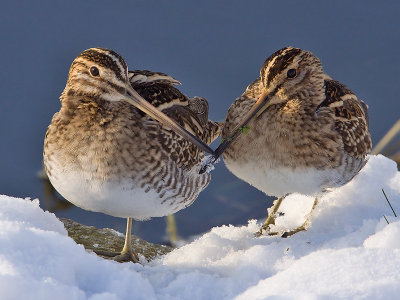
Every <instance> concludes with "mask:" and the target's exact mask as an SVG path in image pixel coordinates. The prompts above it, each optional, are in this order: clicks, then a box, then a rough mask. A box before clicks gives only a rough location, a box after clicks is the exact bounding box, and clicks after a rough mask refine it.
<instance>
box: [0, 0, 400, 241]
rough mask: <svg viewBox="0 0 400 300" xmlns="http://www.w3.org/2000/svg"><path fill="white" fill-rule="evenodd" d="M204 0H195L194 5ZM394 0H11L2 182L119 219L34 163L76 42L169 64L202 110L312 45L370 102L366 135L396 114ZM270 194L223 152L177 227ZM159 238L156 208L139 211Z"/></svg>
mask: <svg viewBox="0 0 400 300" xmlns="http://www.w3.org/2000/svg"><path fill="white" fill-rule="evenodd" d="M200 3H201V5H200ZM399 3H400V2H399V1H385V2H376V1H317V0H315V1H302V2H300V1H202V2H199V4H195V3H193V2H189V1H125V2H124V1H115V2H111V1H69V2H66V1H64V2H56V1H40V3H37V2H33V1H19V2H17V1H14V2H12V1H8V2H4V1H3V2H2V5H1V10H0V40H1V47H0V53H1V71H0V141H1V144H0V145H1V147H0V193H2V194H8V195H12V196H18V197H32V198H36V197H38V198H40V199H41V205H42V207H44V208H46V209H49V210H52V211H53V210H56V215H58V216H62V217H69V218H72V219H74V220H77V221H78V222H81V223H84V224H89V225H95V226H98V227H102V226H108V227H112V228H115V229H117V230H120V231H124V229H125V221H124V220H122V219H119V218H112V217H109V216H106V215H102V214H95V213H90V212H86V211H83V210H81V209H79V208H76V207H73V206H68V205H66V203H65V202H63V200H60V201H61V202H57V201H56V202H55V201H54V199H53V198H52V197H50V196H48V193H46V192H44V190H45V187H44V185H43V183H42V181H41V180H39V179H38V178H37V177H36V173H37V171H38V170H40V168H41V156H42V144H43V138H44V134H45V131H46V127H47V125H48V124H49V122H50V120H51V117H52V115H53V114H54V113H55V112H56V111H57V110H58V109H59V106H60V103H59V100H58V97H59V95H60V93H61V91H62V90H63V88H64V86H65V82H66V79H67V74H68V69H69V66H70V64H71V62H72V61H73V59H74V58H75V57H76V55H78V54H79V53H80V52H81V51H82V50H84V49H87V48H90V47H96V46H101V47H106V48H111V49H114V50H116V51H117V52H119V53H120V54H121V55H122V56H123V57H124V58H125V60H126V61H127V63H128V65H129V66H130V68H132V69H141V68H142V69H150V70H156V71H161V72H165V73H168V74H170V75H172V76H173V77H175V78H177V79H178V80H179V81H181V82H182V83H183V85H182V86H181V89H182V90H183V92H185V93H186V94H188V95H190V96H195V95H198V96H204V97H206V98H207V99H208V100H209V103H210V117H211V118H212V119H214V120H223V119H224V117H225V113H226V111H227V109H228V107H229V105H230V104H231V103H232V102H233V101H234V99H235V97H237V96H239V95H240V94H241V93H242V92H243V90H244V88H245V87H246V85H247V84H248V83H250V82H251V81H253V80H254V79H255V78H256V77H257V76H258V72H259V68H260V66H261V65H262V63H263V62H264V60H265V59H266V58H267V57H268V56H269V55H270V54H271V53H273V52H274V51H276V50H278V49H280V48H282V47H284V46H287V45H291V46H295V47H300V48H304V49H307V50H310V51H312V52H313V53H314V54H316V55H317V56H318V57H320V59H321V60H322V62H323V65H324V67H325V70H326V72H327V73H328V74H330V75H331V76H332V77H333V78H334V79H337V80H339V81H341V82H343V83H344V84H346V85H347V86H348V87H350V88H351V89H352V90H353V91H354V92H355V93H356V94H357V95H358V96H359V98H361V99H363V100H364V101H365V102H367V103H368V104H369V107H370V122H371V133H372V138H373V141H375V142H377V141H378V140H379V138H380V137H382V135H383V134H384V133H385V131H386V130H387V129H389V128H390V127H391V125H392V124H393V123H394V122H395V121H396V120H397V119H398V118H399V116H400V113H399V112H400V104H399V103H400V102H399V95H400V85H399V57H398V56H399V47H400V21H399V17H400V4H399ZM270 204H271V198H267V197H266V196H265V195H264V194H262V193H261V192H259V191H257V190H255V189H253V188H251V187H250V186H248V185H247V184H246V183H244V182H241V181H240V180H238V179H237V178H235V177H234V176H232V175H231V174H230V173H229V172H228V171H227V170H226V169H225V167H224V166H223V163H220V164H219V165H218V166H217V168H216V170H215V171H214V172H213V180H212V182H211V184H210V185H209V187H208V188H207V189H206V190H205V191H204V192H202V193H201V195H200V196H199V198H198V199H197V201H196V202H195V204H193V205H192V206H191V207H189V208H187V209H185V210H183V211H181V212H179V213H177V214H176V218H177V224H178V230H179V234H180V235H181V236H183V237H187V236H189V235H193V234H196V233H200V232H203V231H206V230H208V229H209V228H211V227H212V226H216V225H222V224H230V223H232V224H244V223H246V222H247V220H248V219H251V218H262V217H263V216H265V215H266V208H267V207H268V205H270ZM134 230H135V231H136V233H138V234H139V235H141V236H142V237H143V238H145V239H147V240H150V241H154V242H161V241H162V240H163V239H164V236H165V220H164V219H163V218H158V219H154V220H152V221H148V222H141V223H139V222H136V223H135V225H134Z"/></svg>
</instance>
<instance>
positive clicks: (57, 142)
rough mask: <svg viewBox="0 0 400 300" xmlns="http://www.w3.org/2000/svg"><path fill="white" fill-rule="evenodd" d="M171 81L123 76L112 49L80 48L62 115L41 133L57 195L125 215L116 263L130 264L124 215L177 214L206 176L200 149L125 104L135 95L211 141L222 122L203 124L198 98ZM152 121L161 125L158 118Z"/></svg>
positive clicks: (204, 106)
mask: <svg viewBox="0 0 400 300" xmlns="http://www.w3.org/2000/svg"><path fill="white" fill-rule="evenodd" d="M135 74H136V75H140V76H139V77H140V78H141V80H138V77H135ZM160 77H162V80H161V79H160ZM176 83H178V82H177V81H176V80H174V79H173V78H172V77H170V76H168V75H166V74H162V73H155V72H150V71H133V72H130V73H129V74H128V73H127V68H126V64H125V62H124V60H123V59H122V57H121V56H119V55H118V54H117V53H115V52H114V51H111V50H107V49H100V48H93V49H89V50H86V51H84V52H83V53H81V54H80V55H79V56H78V57H77V58H76V59H75V60H74V62H73V64H72V66H71V69H70V72H69V77H68V81H67V85H66V87H65V90H64V92H63V93H62V95H61V110H60V111H59V112H57V113H56V114H55V115H54V117H53V120H52V122H51V124H50V126H49V128H48V130H47V133H46V138H45V143H44V151H43V155H44V165H45V169H46V172H47V174H48V176H49V179H50V181H51V182H52V184H53V185H54V187H55V188H56V189H57V191H58V192H60V194H61V195H63V196H64V197H65V198H66V199H67V200H69V201H70V202H72V203H74V204H75V205H77V206H79V207H81V208H84V209H87V210H92V211H97V212H103V213H106V214H110V215H113V216H117V217H126V218H128V229H127V240H126V249H125V248H124V249H125V250H123V254H124V255H123V257H122V258H121V257H119V258H118V259H119V260H121V259H122V260H125V259H133V260H135V258H132V255H133V254H132V249H131V248H130V243H129V241H128V239H130V223H131V218H134V219H138V220H143V219H148V218H150V217H160V216H164V215H168V214H172V213H174V212H176V211H178V210H180V209H183V208H185V207H187V206H189V205H190V204H191V203H192V202H193V201H194V200H195V199H196V198H197V196H198V194H199V193H200V192H201V191H202V190H203V189H204V188H205V187H206V186H207V184H208V183H209V181H210V175H209V174H202V175H200V174H199V172H198V171H199V169H200V166H201V160H202V159H203V157H204V151H202V150H201V149H199V148H198V147H197V146H195V145H193V144H192V143H191V142H189V141H187V140H186V139H185V138H182V137H181V136H180V135H178V134H177V133H175V131H174V130H173V129H171V128H170V127H169V126H166V125H164V124H161V123H160V122H158V121H156V120H154V119H153V118H152V117H150V116H149V115H148V114H147V113H143V112H142V111H141V109H138V108H136V107H134V106H133V105H131V104H130V103H131V102H132V100H131V99H134V100H135V101H137V100H136V99H140V98H138V97H140V96H135V90H136V92H138V93H139V94H140V95H141V96H142V97H144V98H145V99H148V102H149V103H151V104H153V105H154V106H155V107H157V108H158V109H159V110H160V111H162V112H164V113H165V114H166V115H168V116H169V117H170V118H171V119H172V120H174V121H175V122H177V123H179V124H180V125H182V126H183V127H185V128H186V129H187V130H188V131H190V132H192V133H193V134H194V135H195V136H196V137H197V138H198V139H200V140H202V141H203V142H204V143H210V142H211V141H213V140H214V139H216V138H217V137H218V136H219V134H220V131H221V124H219V123H215V122H212V121H209V120H208V103H207V101H206V100H205V99H203V98H197V97H195V98H193V99H190V98H188V97H186V96H185V95H183V94H182V93H181V92H180V91H179V90H178V89H176V88H175V87H174V86H173V85H174V84H176ZM132 87H133V88H134V89H135V90H133V89H132ZM126 99H128V100H126ZM126 101H127V102H129V103H126ZM140 101H141V100H140ZM143 101H144V100H143ZM148 102H147V103H148ZM142 104H143V102H142ZM142 104H140V105H139V104H135V105H138V106H139V108H140V107H141V105H142ZM143 105H145V107H146V103H144V104H143ZM151 109H152V108H151ZM153 112H155V114H158V112H157V110H153ZM157 117H159V118H160V119H161V120H164V119H163V118H164V116H163V115H162V116H161V117H160V116H158V115H157ZM166 124H170V125H171V124H172V125H173V123H166ZM127 244H129V245H127Z"/></svg>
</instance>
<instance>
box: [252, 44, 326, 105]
mask: <svg viewBox="0 0 400 300" xmlns="http://www.w3.org/2000/svg"><path fill="white" fill-rule="evenodd" d="M260 76H261V80H262V83H263V86H264V89H265V92H266V93H269V94H271V96H272V95H274V97H271V100H270V104H274V103H280V102H285V101H286V100H288V99H290V98H291V97H293V96H299V95H300V96H301V95H304V94H310V95H304V96H305V98H307V97H309V96H312V95H315V94H319V93H320V90H321V88H323V83H324V79H325V78H327V75H326V74H324V71H323V70H322V64H321V62H320V60H319V59H318V58H317V57H316V56H315V55H313V54H312V53H311V52H308V51H305V50H302V49H299V48H293V47H285V48H283V49H281V50H279V51H276V52H275V53H274V54H272V55H271V56H270V57H268V58H267V60H266V61H265V62H264V64H263V66H262V67H261V71H260Z"/></svg>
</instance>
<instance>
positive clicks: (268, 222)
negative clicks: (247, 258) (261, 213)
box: [255, 198, 283, 237]
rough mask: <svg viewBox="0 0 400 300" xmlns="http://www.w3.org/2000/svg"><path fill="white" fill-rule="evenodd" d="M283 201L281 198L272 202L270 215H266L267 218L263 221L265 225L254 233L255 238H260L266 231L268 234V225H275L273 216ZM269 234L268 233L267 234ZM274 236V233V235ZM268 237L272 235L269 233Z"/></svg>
mask: <svg viewBox="0 0 400 300" xmlns="http://www.w3.org/2000/svg"><path fill="white" fill-rule="evenodd" d="M282 201H283V198H278V199H276V200H275V201H274V204H273V205H272V207H271V208H270V209H272V213H270V214H268V218H267V220H266V221H265V223H264V224H263V225H262V226H261V228H260V230H259V231H257V232H256V234H255V235H256V237H260V236H262V234H263V231H266V232H268V233H269V230H270V228H269V225H275V215H276V213H277V212H278V209H279V207H280V206H281V204H282ZM269 234H270V233H269ZM275 234H276V233H275ZM270 235H274V234H273V233H271V234H270Z"/></svg>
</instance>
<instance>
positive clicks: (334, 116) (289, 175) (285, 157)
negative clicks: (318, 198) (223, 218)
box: [216, 47, 372, 228]
mask: <svg viewBox="0 0 400 300" xmlns="http://www.w3.org/2000/svg"><path fill="white" fill-rule="evenodd" d="M260 74H261V75H260V77H258V78H257V79H256V80H255V81H254V82H253V83H252V84H250V85H249V86H248V87H247V89H246V90H245V92H244V93H243V95H242V96H241V97H239V98H238V99H236V101H235V102H234V103H233V104H232V105H231V107H230V108H229V111H228V114H227V116H226V121H225V127H224V129H223V131H222V138H223V140H224V141H225V142H224V145H222V146H221V147H220V149H217V151H216V152H218V151H220V152H223V150H225V149H226V151H225V152H224V154H223V156H224V161H225V164H226V166H227V167H228V169H229V170H231V171H232V172H233V173H234V174H235V175H236V176H238V177H239V178H241V179H243V180H245V181H247V182H249V183H250V184H251V185H254V186H255V187H256V188H258V189H260V190H262V191H263V192H265V193H266V194H267V195H275V196H278V197H284V196H285V195H287V194H288V193H294V192H298V193H303V194H307V195H318V194H320V193H321V192H323V191H325V190H326V189H327V188H331V187H337V186H341V185H343V184H345V183H347V182H348V181H350V180H351V179H352V178H353V177H354V176H355V175H356V174H357V173H358V172H359V171H360V169H361V168H362V167H363V166H364V165H365V163H366V161H367V154H368V153H369V152H370V150H371V146H372V144H371V138H370V134H369V130H368V112H367V106H366V105H365V103H364V102H363V101H361V100H359V99H357V97H356V96H355V95H354V93H353V92H352V91H351V90H350V89H348V88H347V87H346V86H345V85H343V84H341V83H339V82H337V81H335V80H332V79H331V78H330V77H329V76H328V75H327V74H325V73H324V72H323V70H322V65H321V62H320V61H319V59H318V58H317V57H316V56H314V55H313V54H311V53H310V52H308V51H304V50H301V49H298V48H292V47H286V48H283V49H281V50H279V51H277V52H275V53H274V54H272V55H271V56H270V57H269V58H268V59H267V60H266V61H265V63H264V64H263V66H262V68H261V72H260ZM250 114H251V115H252V116H250ZM246 115H247V117H245V116H246ZM244 125H245V126H246V127H247V128H246V133H242V134H239V135H238V134H236V135H235V132H238V129H240V128H243V126H244ZM227 140H228V141H227ZM278 207H279V205H278ZM276 209H277V208H276ZM272 223H273V220H270V223H269V224H272ZM269 224H267V225H269ZM264 228H266V226H264Z"/></svg>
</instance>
